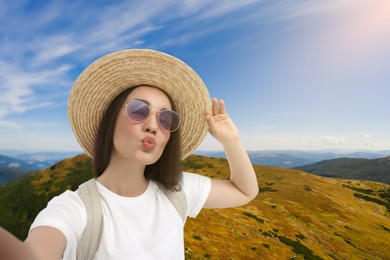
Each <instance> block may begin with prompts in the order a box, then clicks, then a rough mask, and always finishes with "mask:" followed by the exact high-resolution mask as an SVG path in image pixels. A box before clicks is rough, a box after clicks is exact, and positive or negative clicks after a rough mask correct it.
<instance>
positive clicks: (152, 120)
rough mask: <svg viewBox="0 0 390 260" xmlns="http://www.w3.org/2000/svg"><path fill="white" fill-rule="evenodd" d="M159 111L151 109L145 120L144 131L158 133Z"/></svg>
mask: <svg viewBox="0 0 390 260" xmlns="http://www.w3.org/2000/svg"><path fill="white" fill-rule="evenodd" d="M156 113H157V112H156V111H154V110H152V109H151V110H150V111H149V115H148V117H147V118H146V119H145V121H144V131H145V132H147V133H151V134H156V132H157V129H158V127H159V125H158V121H157V120H158V119H157V114H156Z"/></svg>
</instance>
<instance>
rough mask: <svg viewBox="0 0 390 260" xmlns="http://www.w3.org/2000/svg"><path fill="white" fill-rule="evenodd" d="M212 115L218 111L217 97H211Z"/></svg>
mask: <svg viewBox="0 0 390 260" xmlns="http://www.w3.org/2000/svg"><path fill="white" fill-rule="evenodd" d="M212 102H213V108H212V110H213V115H217V114H218V113H219V109H218V99H217V98H213V101H212Z"/></svg>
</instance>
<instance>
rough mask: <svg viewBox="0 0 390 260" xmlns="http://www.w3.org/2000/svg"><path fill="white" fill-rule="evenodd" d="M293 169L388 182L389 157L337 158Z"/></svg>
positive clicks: (342, 177)
mask: <svg viewBox="0 0 390 260" xmlns="http://www.w3.org/2000/svg"><path fill="white" fill-rule="evenodd" d="M295 169H299V170H302V171H305V172H308V173H311V174H315V175H319V176H324V177H332V178H341V179H355V180H370V181H379V182H384V183H387V184H390V157H385V158H380V159H355V158H339V159H332V160H325V161H321V162H318V163H314V164H309V165H305V166H299V167H296V168H295Z"/></svg>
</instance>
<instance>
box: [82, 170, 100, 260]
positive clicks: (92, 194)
mask: <svg viewBox="0 0 390 260" xmlns="http://www.w3.org/2000/svg"><path fill="white" fill-rule="evenodd" d="M79 195H80V198H81V200H82V201H83V203H84V206H85V209H86V211H87V225H86V227H85V229H84V232H83V235H82V237H81V239H80V241H79V243H78V245H77V259H78V260H92V259H93V258H94V256H95V253H96V251H97V250H98V248H99V244H100V237H101V235H102V227H103V212H102V205H101V202H100V195H99V192H98V190H97V186H96V180H95V179H94V178H93V179H91V180H89V181H87V182H84V183H83V184H81V185H80V186H79Z"/></svg>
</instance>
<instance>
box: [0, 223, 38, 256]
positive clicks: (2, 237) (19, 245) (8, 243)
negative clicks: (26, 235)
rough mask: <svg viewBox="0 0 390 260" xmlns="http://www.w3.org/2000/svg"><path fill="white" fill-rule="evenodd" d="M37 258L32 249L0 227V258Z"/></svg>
mask: <svg viewBox="0 0 390 260" xmlns="http://www.w3.org/2000/svg"><path fill="white" fill-rule="evenodd" d="M10 259H13V260H26V259H31V260H38V258H37V257H36V256H35V255H34V253H33V252H32V250H31V249H30V248H29V247H28V246H27V245H26V244H25V243H23V242H22V241H20V240H19V239H17V238H16V237H14V236H13V235H12V234H11V233H9V232H8V231H7V230H5V229H3V228H1V227H0V260H10Z"/></svg>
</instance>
